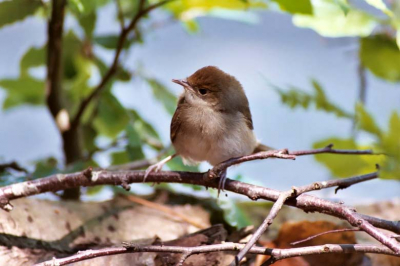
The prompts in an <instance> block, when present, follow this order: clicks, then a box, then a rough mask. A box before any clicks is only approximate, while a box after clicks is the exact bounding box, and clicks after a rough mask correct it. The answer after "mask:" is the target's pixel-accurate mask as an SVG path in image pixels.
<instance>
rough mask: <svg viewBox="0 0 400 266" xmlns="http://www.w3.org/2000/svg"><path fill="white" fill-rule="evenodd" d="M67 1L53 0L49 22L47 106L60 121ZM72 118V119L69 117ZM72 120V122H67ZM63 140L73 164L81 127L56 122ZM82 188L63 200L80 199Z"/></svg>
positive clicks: (68, 160)
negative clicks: (63, 126) (64, 125)
mask: <svg viewBox="0 0 400 266" xmlns="http://www.w3.org/2000/svg"><path fill="white" fill-rule="evenodd" d="M65 5H66V0H53V1H52V12H51V18H50V21H49V23H48V45H47V80H46V96H47V99H46V101H47V106H48V108H49V110H50V113H51V115H52V117H53V119H54V121H55V122H56V123H57V119H58V116H59V115H60V112H61V111H63V110H64V106H65V105H64V103H63V95H62V73H63V72H62V69H63V68H62V49H63V32H64V31H63V26H64V15H65ZM68 119H69V118H68ZM68 123H69V121H68ZM57 126H58V129H59V131H60V134H61V137H62V141H63V151H64V156H65V163H66V164H70V163H73V162H75V161H77V160H79V159H81V158H82V149H81V145H80V143H79V131H78V130H79V128H71V127H70V128H67V129H64V128H62V127H60V125H59V124H58V123H57ZM79 196H80V189H79V188H73V189H67V190H65V191H64V193H63V196H62V197H63V198H64V199H75V200H77V199H79Z"/></svg>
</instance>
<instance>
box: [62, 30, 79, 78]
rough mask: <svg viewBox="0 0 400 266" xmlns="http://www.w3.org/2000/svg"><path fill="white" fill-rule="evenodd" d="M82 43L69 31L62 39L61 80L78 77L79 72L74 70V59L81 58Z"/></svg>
mask: <svg viewBox="0 0 400 266" xmlns="http://www.w3.org/2000/svg"><path fill="white" fill-rule="evenodd" d="M82 49H83V43H82V41H81V40H80V39H79V38H78V36H76V34H75V33H74V32H73V31H72V30H70V31H68V32H67V33H66V34H65V36H64V39H63V62H62V64H63V78H64V79H67V80H72V79H74V78H75V76H76V75H78V73H79V70H78V69H77V68H76V67H77V65H76V62H75V59H76V57H77V56H82V53H81V51H82Z"/></svg>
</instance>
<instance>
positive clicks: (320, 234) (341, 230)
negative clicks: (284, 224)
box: [290, 228, 361, 246]
mask: <svg viewBox="0 0 400 266" xmlns="http://www.w3.org/2000/svg"><path fill="white" fill-rule="evenodd" d="M357 231H361V230H360V228H342V229H335V230H329V231H326V232H322V233H319V234H316V235H312V236H309V237H307V238H305V239H302V240H298V241H295V242H292V243H290V245H292V246H295V245H298V244H301V243H304V242H307V241H310V240H312V239H314V238H317V237H319V236H323V235H327V234H333V233H343V232H357Z"/></svg>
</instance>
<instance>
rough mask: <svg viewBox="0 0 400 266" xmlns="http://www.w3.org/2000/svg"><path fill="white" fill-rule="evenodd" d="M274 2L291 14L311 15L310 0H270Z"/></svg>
mask: <svg viewBox="0 0 400 266" xmlns="http://www.w3.org/2000/svg"><path fill="white" fill-rule="evenodd" d="M272 1H273V2H276V3H277V4H278V5H279V7H280V9H281V10H283V11H286V12H289V13H292V14H305V15H312V13H313V8H312V5H311V2H310V0H296V1H293V0H272Z"/></svg>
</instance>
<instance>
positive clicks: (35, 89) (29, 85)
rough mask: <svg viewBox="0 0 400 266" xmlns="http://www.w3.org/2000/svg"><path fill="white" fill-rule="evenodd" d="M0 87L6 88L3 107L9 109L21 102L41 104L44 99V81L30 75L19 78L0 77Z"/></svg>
mask: <svg viewBox="0 0 400 266" xmlns="http://www.w3.org/2000/svg"><path fill="white" fill-rule="evenodd" d="M0 87H3V89H5V90H6V92H7V96H6V99H5V101H4V102H3V109H4V110H6V109H9V108H12V107H15V106H18V105H22V104H31V105H42V104H44V100H45V95H44V92H45V89H44V82H43V81H40V80H37V79H34V78H32V77H28V76H25V77H20V78H19V79H2V80H0Z"/></svg>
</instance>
